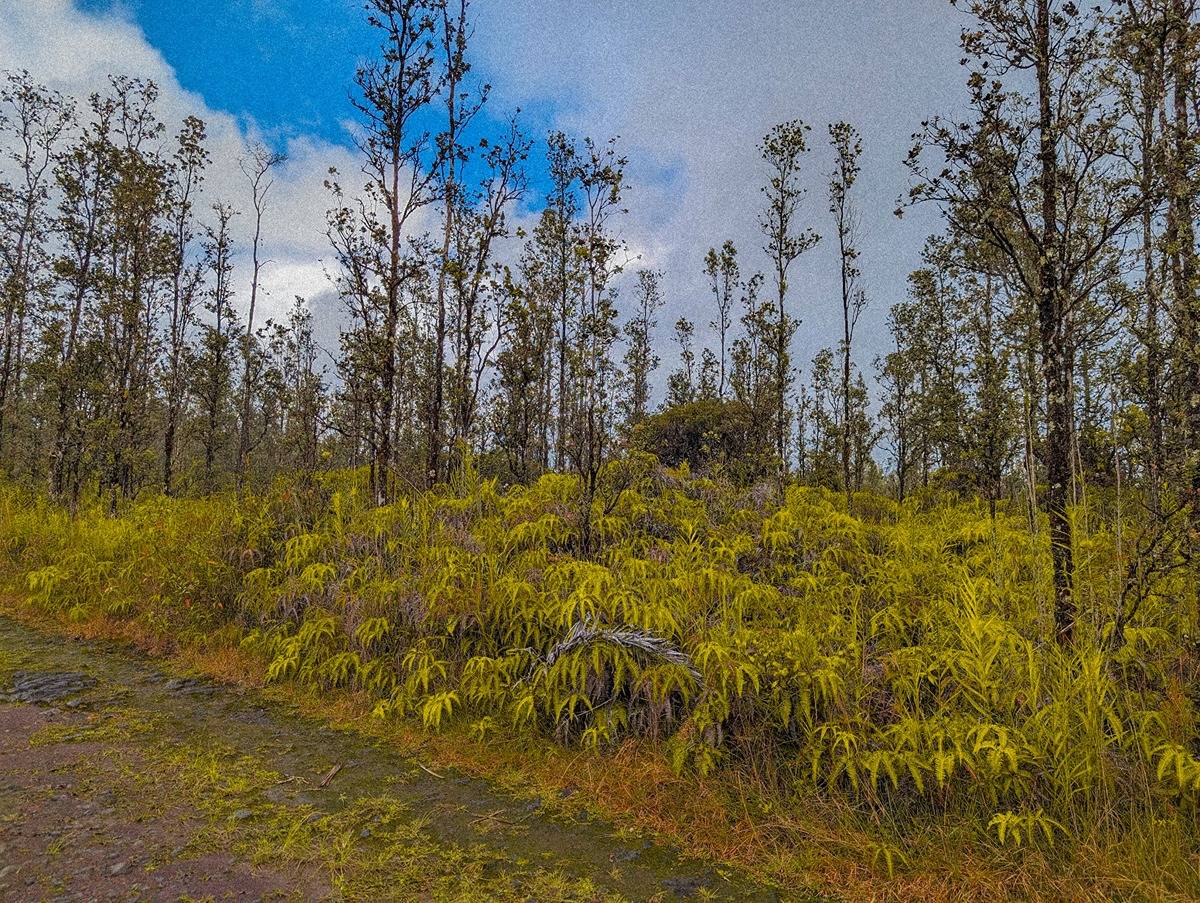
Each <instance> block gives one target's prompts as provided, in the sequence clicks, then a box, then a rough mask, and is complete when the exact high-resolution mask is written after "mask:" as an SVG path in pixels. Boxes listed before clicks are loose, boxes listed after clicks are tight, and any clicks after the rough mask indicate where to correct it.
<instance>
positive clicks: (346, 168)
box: [0, 0, 357, 334]
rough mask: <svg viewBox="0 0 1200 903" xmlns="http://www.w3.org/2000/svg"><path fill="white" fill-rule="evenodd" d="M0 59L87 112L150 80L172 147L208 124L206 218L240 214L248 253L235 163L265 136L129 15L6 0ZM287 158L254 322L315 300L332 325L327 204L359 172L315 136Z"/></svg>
mask: <svg viewBox="0 0 1200 903" xmlns="http://www.w3.org/2000/svg"><path fill="white" fill-rule="evenodd" d="M0 60H3V61H4V64H3V65H4V67H5V68H9V69H27V70H29V72H30V73H31V75H32V76H33V77H34V78H35V79H37V80H38V81H41V82H43V83H45V84H47V85H48V86H50V87H52V88H55V89H57V90H59V91H61V92H63V93H64V94H66V95H68V96H70V97H73V98H75V99H76V100H77V102H78V103H79V105H80V107H81V108H82V107H84V106H85V104H86V99H87V97H88V95H89V94H91V93H92V92H94V91H100V92H103V91H104V90H105V89H106V88H107V87H108V77H109V75H130V76H137V77H140V78H148V79H151V80H153V81H154V82H155V83H156V84H157V85H158V87H159V90H160V104H159V115H160V117H161V118H162V120H163V121H164V122H165V123H166V124H167V128H168V135H167V140H168V141H173V139H174V135H175V133H176V132H177V131H178V128H179V124H180V123H181V122H182V120H183V118H184V117H185V116H187V115H189V114H190V115H196V116H199V117H200V118H201V119H203V120H204V121H205V123H206V125H207V130H208V140H207V147H208V150H209V153H210V155H211V157H212V164H211V166H210V167H209V171H208V173H207V177H206V183H205V186H204V199H203V201H202V204H203V205H204V208H202V209H201V214H202V215H203V214H204V213H207V209H206V208H207V205H208V204H211V203H214V202H216V201H222V202H224V203H228V204H230V205H231V206H233V207H234V208H235V209H237V210H239V211H241V215H239V216H238V217H236V218H235V220H234V224H233V228H234V232H235V239H236V240H237V241H238V242H239V245H240V246H241V247H242V248H245V246H246V245H247V243H248V242H249V238H250V229H251V227H252V224H253V222H252V217H251V215H250V213H251V205H250V194H249V187H248V184H247V182H246V179H245V176H244V175H243V173H242V172H241V170H240V168H239V166H238V161H239V158H241V157H242V156H244V154H245V153H246V150H247V147H248V146H249V145H248V142H250V141H253V140H256V139H258V138H259V137H260V136H259V134H258V131H257V129H256V127H255V125H254V123H252V122H250V123H242V122H239V121H238V119H237V118H235V117H234V116H232V115H230V114H229V113H227V112H224V111H221V110H214V109H212V108H210V107H209V106H208V104H207V103H205V101H204V98H203V97H201V96H200V95H199V94H197V93H195V92H193V91H188V90H186V89H185V88H183V87H182V86H181V85H180V84H179V80H178V79H177V78H176V75H175V72H174V71H173V70H172V68H171V66H170V65H169V64H168V63H167V61H166V60H165V59H164V58H163V56H162V54H161V53H159V51H158V50H156V49H155V48H154V47H152V46H151V45H150V44H149V42H148V41H147V40H146V37H145V35H144V34H143V33H142V31H141V29H140V28H139V27H138V26H137V25H136V24H135V23H134V22H133V21H132V19H131V18H130V17H129V16H128V15H125V14H123V13H122V12H121V11H119V10H118V11H116V12H113V13H107V14H89V13H84V12H82V11H80V10H79V9H77V8H76V7H75V5H74V3H73V2H72V0H0ZM285 150H286V152H287V155H288V159H287V161H286V163H285V164H283V165H282V166H281V167H279V169H278V170H277V173H276V176H275V183H274V185H273V187H272V188H271V192H270V195H269V205H270V206H269V210H268V213H267V216H266V217H265V219H264V223H263V257H264V258H265V259H266V260H267V261H269V262H268V264H267V265H266V266H265V267H264V269H263V273H262V283H261V285H262V291H261V296H260V297H261V299H262V300H261V306H260V308H259V313H256V316H255V319H256V320H257V321H258V325H261V324H262V323H263V322H265V320H266V319H267V318H268V317H272V316H278V315H280V314H281V313H283V312H284V311H285V310H286V309H287V308H288V307H290V306H291V304H292V300H293V298H294V297H295V296H296V295H302V296H304V297H307V298H311V299H314V316H315V317H316V318H317V319H319V320H324V321H326V324H327V325H328V324H330V323H331V321H333V320H334V319H336V317H337V315H338V312H337V309H336V306H335V304H334V302H333V298H332V295H331V293H330V283H329V280H328V278H327V277H326V274H325V265H324V263H323V259H324V258H326V257H327V256H328V252H329V243H328V240H327V239H326V237H325V211H326V209H327V208H328V207H329V196H328V193H327V192H326V190H325V188H324V187H323V181H324V179H325V177H326V174H327V172H328V170H329V167H330V166H336V167H338V168H339V169H340V170H342V171H343V172H346V173H355V172H357V163H356V162H355V161H354V159H353V157H352V155H351V153H350V151H349V150H348V149H347V148H345V147H341V146H337V145H333V144H330V143H328V142H325V141H322V140H319V139H317V138H313V137H296V138H292V139H291V140H289V141H288V142H287V146H286V148H285ZM235 264H236V269H235V280H236V285H237V287H238V292H237V294H238V303H240V304H243V305H244V304H245V303H246V302H247V300H248V287H249V278H250V266H249V260H248V251H240V252H239V254H238V256H237V259H236V260H235ZM318 299H319V300H318ZM323 332H326V333H327V334H332V333H334V332H335V330H333V329H327V330H323Z"/></svg>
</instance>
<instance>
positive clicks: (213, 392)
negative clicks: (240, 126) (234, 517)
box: [194, 204, 237, 491]
mask: <svg viewBox="0 0 1200 903" xmlns="http://www.w3.org/2000/svg"><path fill="white" fill-rule="evenodd" d="M213 214H214V216H215V217H216V223H215V224H214V225H213V226H210V227H209V228H208V230H207V233H206V235H205V240H204V254H205V258H204V259H205V265H206V267H207V269H208V272H209V274H210V276H211V278H212V282H211V286H210V288H209V290H208V292H207V293H206V302H205V305H204V306H205V309H206V310H207V311H208V313H209V315H210V316H211V320H210V321H209V322H206V323H205V324H204V325H203V327H202V329H201V340H200V347H199V349H198V355H197V360H196V370H195V389H194V391H195V393H196V396H197V398H198V399H199V401H200V412H201V420H200V424H199V433H200V444H201V446H202V447H203V449H204V486H205V488H206V489H207V490H209V491H211V490H213V489H214V488H215V480H216V466H217V457H218V455H219V454H220V453H221V452H222V451H223V450H224V448H225V445H226V435H227V433H228V430H227V424H228V419H227V416H226V415H227V414H228V413H229V412H230V410H231V408H230V401H231V398H232V390H233V349H234V346H235V341H236V337H237V332H236V330H237V324H236V322H235V320H234V315H233V306H232V303H233V288H232V286H231V285H230V279H231V277H232V274H233V263H232V260H231V257H232V254H233V242H232V239H231V238H230V235H229V224H230V222H231V221H232V220H233V216H234V212H233V210H232V209H231V208H230V207H228V206H226V205H224V204H216V205H214V207H213Z"/></svg>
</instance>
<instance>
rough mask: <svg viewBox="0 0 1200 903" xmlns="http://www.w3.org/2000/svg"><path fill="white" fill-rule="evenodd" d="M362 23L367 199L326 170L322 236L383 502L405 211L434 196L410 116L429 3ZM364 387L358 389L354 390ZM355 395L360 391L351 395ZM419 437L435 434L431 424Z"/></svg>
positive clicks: (417, 105) (412, 268)
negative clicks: (344, 316) (327, 198)
mask: <svg viewBox="0 0 1200 903" xmlns="http://www.w3.org/2000/svg"><path fill="white" fill-rule="evenodd" d="M366 5H367V10H368V15H367V21H368V23H369V24H370V25H371V26H372V27H373V28H374V29H375V30H376V31H377V32H378V33H379V35H380V49H379V57H378V58H377V59H374V60H369V61H367V62H364V63H363V64H361V65H360V66H359V67H358V71H357V73H356V75H355V85H356V87H357V96H356V97H355V98H354V101H353V102H354V107H355V109H356V110H357V111H358V113H359V114H360V116H361V119H362V122H361V126H362V128H361V131H360V132H359V133H358V134H357V136H356V139H355V143H356V145H357V147H358V150H359V153H360V154H361V155H362V165H363V173H364V175H365V176H366V178H367V185H366V201H367V202H365V203H356V202H354V201H352V200H351V199H349V198H347V197H346V195H345V192H344V189H343V188H342V186H341V185H340V184H339V183H338V182H337V174H336V173H333V174H331V178H330V180H329V182H328V183H327V184H328V185H329V187H330V189H331V191H332V192H333V196H334V199H335V207H334V209H333V210H331V211H330V214H329V237H330V241H331V243H332V245H333V248H334V255H335V258H336V260H337V263H338V267H339V270H340V273H339V277H338V288H339V292H340V294H341V296H342V298H343V301H344V302H345V303H346V305H347V308H348V310H349V312H350V314H351V316H352V318H353V319H354V320H355V326H354V328H352V329H351V330H350V331H349V332H348V333H347V335H346V337H345V338H346V339H348V340H349V343H350V344H351V345H354V346H355V347H354V349H353V358H354V360H355V365H356V366H357V367H359V369H360V372H359V374H357V376H356V379H358V380H360V381H365V382H366V383H367V384H368V385H370V386H372V388H371V389H370V390H369V391H370V392H371V394H372V401H371V403H370V406H371V409H372V410H371V416H370V418H369V422H368V424H367V426H366V429H365V433H366V435H365V437H364V438H365V440H366V442H367V445H368V446H369V449H370V455H371V466H370V470H371V490H372V493H373V495H374V497H375V499H376V501H377V502H379V503H383V502H385V501H387V500H388V499H389V498H391V496H392V493H393V478H394V473H393V468H394V465H395V463H396V444H395V434H396V423H395V416H396V408H397V388H398V375H399V366H398V359H397V354H398V346H399V339H400V331H401V320H402V314H403V311H402V302H403V297H402V296H403V293H404V290H405V286H406V284H407V283H409V282H411V281H414V280H415V279H417V278H418V276H419V275H420V273H421V270H422V266H421V263H420V262H419V261H418V260H417V258H416V257H415V256H414V255H413V254H412V253H410V252H409V249H410V244H409V236H408V235H407V229H408V225H409V222H410V220H411V218H412V216H413V215H414V214H415V213H416V212H417V211H418V210H420V209H421V208H423V207H425V206H426V205H428V204H430V203H432V202H433V200H434V198H435V191H434V174H433V172H431V171H430V170H429V169H428V168H426V167H424V166H423V165H422V163H423V161H422V154H423V153H424V151H425V150H426V148H427V147H428V145H429V135H428V133H427V132H426V131H425V130H424V129H423V128H422V126H421V124H420V122H421V121H420V120H419V118H418V117H419V116H420V115H421V114H422V113H423V111H425V109H426V108H427V107H428V106H429V104H430V103H431V102H432V100H433V99H434V97H435V96H436V94H437V90H438V85H437V79H436V78H435V76H434V71H433V70H434V63H435V60H434V54H433V41H434V36H435V21H434V18H433V16H434V13H435V12H436V11H437V7H436V6H435V4H434V3H433V2H432V0H368V2H367V4H366ZM363 388H364V389H365V386H364V387H363ZM359 397H360V398H362V395H361V394H360V395H359ZM426 438H427V441H429V442H433V441H436V436H435V435H434V433H433V430H432V427H431V432H430V435H428V436H427V437H426Z"/></svg>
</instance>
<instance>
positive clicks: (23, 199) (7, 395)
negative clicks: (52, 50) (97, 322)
mask: <svg viewBox="0 0 1200 903" xmlns="http://www.w3.org/2000/svg"><path fill="white" fill-rule="evenodd" d="M73 123H74V107H73V105H72V104H71V103H70V102H69V101H67V100H66V99H64V98H63V97H62V95H60V94H59V93H58V92H56V91H51V90H49V89H47V88H45V87H43V86H42V85H39V84H37V83H36V82H34V81H33V79H32V78H31V77H30V75H29V73H28V72H25V71H21V72H10V73H8V74H7V75H6V76H5V80H4V86H3V88H0V142H3V143H4V144H5V145H7V146H8V147H9V148H10V150H9V152H8V155H7V156H8V163H9V164H10V167H11V173H12V178H13V180H12V181H9V180H8V179H6V178H0V278H2V282H0V292H2V295H0V304H2V305H3V314H2V316H3V322H2V323H0V329H2V330H3V332H2V334H0V462H3V464H4V466H5V467H6V469H7V470H8V471H9V473H10V474H11V473H12V470H13V467H12V450H11V448H10V447H9V446H10V444H11V443H10V436H11V434H12V433H13V431H14V429H16V428H17V424H15V423H14V421H16V420H17V419H18V418H19V416H20V412H19V405H20V401H21V393H22V384H21V377H22V365H23V363H24V359H25V352H26V344H27V342H28V339H29V334H28V333H29V328H30V320H31V319H32V318H34V317H37V316H39V315H41V313H42V310H41V309H42V307H43V306H44V304H45V302H46V300H47V295H48V292H49V289H50V280H49V278H48V277H49V274H50V266H49V264H50V257H51V253H52V251H51V245H50V238H51V228H52V217H51V205H50V189H51V186H52V183H53V181H54V166H55V162H56V160H57V157H58V154H59V149H60V144H61V142H62V141H63V139H64V138H65V137H66V135H67V133H68V131H69V130H70V128H71V127H72V125H73Z"/></svg>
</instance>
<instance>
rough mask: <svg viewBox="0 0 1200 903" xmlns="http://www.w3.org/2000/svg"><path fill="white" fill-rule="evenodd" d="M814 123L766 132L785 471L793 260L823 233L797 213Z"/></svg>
mask: <svg viewBox="0 0 1200 903" xmlns="http://www.w3.org/2000/svg"><path fill="white" fill-rule="evenodd" d="M808 132H809V127H808V126H807V125H805V124H804V123H803V122H801V121H800V120H799V119H793V120H791V121H788V122H782V123H779V124H778V125H776V126H775V127H774V128H772V129H771V130H770V131H769V132H768V133H767V135H766V137H765V138H763V141H762V144H761V145H760V148H759V149H760V152H761V154H762V158H763V160H764V161H765V162H766V164H767V173H768V178H767V184H766V185H764V186H763V188H762V191H763V194H764V196H765V197H766V209H765V210H764V211H763V213H762V215H761V217H760V218H759V225H760V227H761V228H762V231H763V235H764V236H765V238H766V242H767V243H766V246H765V248H764V250H765V251H766V253H767V256H768V257H769V258H770V259H771V265H772V268H773V274H774V276H775V315H776V327H775V334H774V336H773V337H772V342H771V345H770V347H771V350H772V354H773V356H774V385H773V386H772V392H773V396H774V408H775V412H774V417H775V448H776V452H777V453H778V455H779V469H780V474H786V473H787V469H788V433H789V421H788V406H787V399H788V389H789V387H790V385H791V380H792V377H791V363H790V355H789V349H790V345H791V337H792V334H793V333H794V331H795V322H796V321H795V320H794V319H793V318H792V317H790V316H789V315H788V313H787V294H788V274H789V272H790V271H791V268H792V264H794V263H795V262H796V260H797V259H798V258H799V257H800V255H801V254H803V253H804V252H805V251H807V250H809V249H810V248H812V247H813V246H814V245H815V244H816V243H817V241H818V240H819V236H818V235H817V234H816V233H815V232H813V231H812V230H811V229H800V228H799V227H798V225H797V223H796V216H797V212H798V208H799V205H800V201H801V200H802V199H803V197H804V193H805V191H804V187H803V185H802V183H801V181H800V179H801V167H800V163H801V160H802V159H803V157H804V155H805V154H806V153H808V138H807V134H808Z"/></svg>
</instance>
